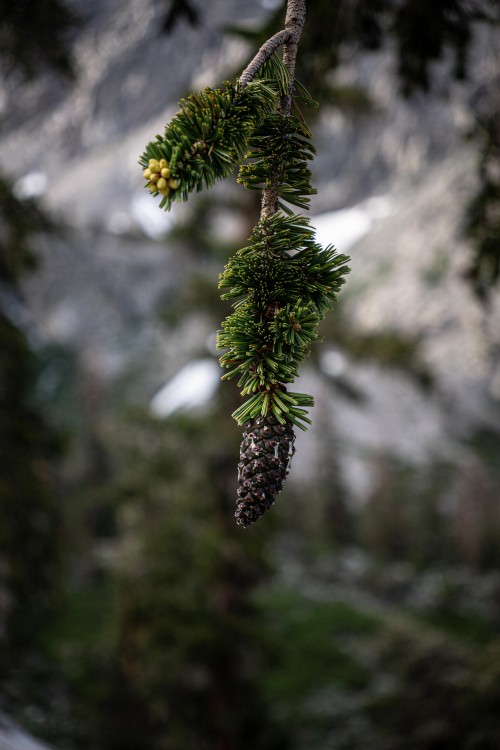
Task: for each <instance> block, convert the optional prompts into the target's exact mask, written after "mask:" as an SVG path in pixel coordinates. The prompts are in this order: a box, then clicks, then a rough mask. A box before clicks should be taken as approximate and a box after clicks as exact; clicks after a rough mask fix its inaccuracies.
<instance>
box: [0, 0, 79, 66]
mask: <svg viewBox="0 0 500 750" xmlns="http://www.w3.org/2000/svg"><path fill="white" fill-rule="evenodd" d="M78 23H79V18H78V16H77V15H76V13H75V12H74V11H73V10H72V9H70V8H69V7H68V5H67V4H66V3H63V2H60V0H16V2H12V0H0V58H1V59H2V61H3V63H4V65H5V66H6V67H7V69H9V70H18V71H20V72H21V73H22V75H23V76H24V77H26V78H34V77H35V76H36V75H38V74H39V73H40V72H41V69H42V68H43V66H47V67H48V68H51V69H53V70H55V71H57V72H58V73H62V74H64V75H66V76H71V75H73V63H72V60H71V56H70V52H69V49H68V41H69V36H70V34H71V32H72V31H73V30H74V29H75V28H76V26H77V25H78Z"/></svg>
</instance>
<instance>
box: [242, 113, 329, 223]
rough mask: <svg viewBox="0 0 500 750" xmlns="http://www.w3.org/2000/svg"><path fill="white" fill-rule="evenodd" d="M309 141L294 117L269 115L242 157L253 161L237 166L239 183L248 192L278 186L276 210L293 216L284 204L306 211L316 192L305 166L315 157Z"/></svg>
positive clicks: (300, 123)
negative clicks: (311, 196) (277, 206)
mask: <svg viewBox="0 0 500 750" xmlns="http://www.w3.org/2000/svg"><path fill="white" fill-rule="evenodd" d="M310 138H311V133H310V131H309V130H308V128H307V126H306V125H305V124H304V123H303V122H301V121H300V120H298V119H297V118H296V117H291V116H290V117H283V116H282V115H279V114H273V115H269V116H268V117H266V119H265V120H264V122H263V123H262V125H261V126H260V127H258V128H256V130H255V131H254V132H253V134H252V136H251V137H250V139H249V141H248V150H247V153H246V155H245V156H246V159H253V160H254V161H250V162H248V161H245V163H244V164H243V165H242V166H241V167H240V172H239V175H238V182H241V183H242V184H243V185H244V186H245V187H246V188H250V189H251V190H263V189H264V188H270V187H271V186H272V185H274V184H275V183H277V184H278V187H277V190H278V195H279V197H280V198H281V200H280V201H279V203H278V205H279V208H281V209H282V210H283V211H286V213H290V214H291V213H292V212H291V211H290V209H289V208H288V207H287V206H286V204H285V203H283V201H286V202H287V203H291V204H292V205H294V206H299V207H300V208H308V207H309V196H310V195H313V194H314V193H316V190H314V189H313V188H312V186H311V170H310V169H309V168H308V166H307V163H308V160H309V159H313V158H314V155H315V154H316V149H315V148H314V146H313V145H312V143H311V142H310V140H309V139H310Z"/></svg>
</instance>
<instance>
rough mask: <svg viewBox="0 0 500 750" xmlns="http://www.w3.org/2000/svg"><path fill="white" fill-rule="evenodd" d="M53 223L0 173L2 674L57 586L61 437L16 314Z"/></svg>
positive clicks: (18, 659)
mask: <svg viewBox="0 0 500 750" xmlns="http://www.w3.org/2000/svg"><path fill="white" fill-rule="evenodd" d="M49 226H50V225H49V222H48V220H47V218H46V217H45V216H44V215H43V214H42V213H41V212H40V210H39V209H38V208H37V207H36V205H35V204H34V203H32V202H26V201H24V202H20V201H19V200H18V199H17V198H16V197H15V196H14V195H13V194H12V192H11V189H10V187H9V185H8V184H7V183H6V182H4V181H0V352H1V353H0V415H1V416H0V602H1V606H0V675H1V677H0V679H2V678H3V679H5V678H7V677H8V676H9V675H10V671H11V669H13V668H17V669H18V670H19V668H20V667H21V666H22V664H23V661H24V659H25V657H26V648H27V647H29V646H32V645H33V639H34V638H35V637H36V635H37V633H38V632H39V630H40V628H41V626H42V625H43V624H44V622H45V619H46V616H47V614H48V612H49V611H50V609H51V606H52V604H53V601H54V594H55V591H56V590H57V579H58V573H57V570H58V565H57V559H58V524H57V510H56V502H55V498H54V487H53V477H52V468H51V462H52V460H53V458H54V456H55V453H56V452H57V441H56V439H55V436H54V434H53V433H52V431H51V429H50V428H49V427H48V425H47V423H46V421H45V420H44V417H43V416H42V414H41V413H40V411H39V410H38V409H37V407H36V406H35V403H34V391H35V383H36V377H37V359H36V356H35V355H34V354H33V352H32V350H31V347H30V345H29V342H28V339H27V337H26V335H25V333H24V332H23V330H22V329H21V328H20V327H19V325H18V324H17V321H16V319H15V314H16V311H17V310H19V309H20V308H21V306H22V305H21V302H20V299H19V292H18V283H19V280H20V277H21V276H22V274H23V273H24V272H25V271H26V270H27V269H29V268H32V267H33V264H34V256H33V254H32V252H31V249H30V241H31V238H32V235H33V234H34V233H35V232H38V231H41V230H43V231H47V229H49Z"/></svg>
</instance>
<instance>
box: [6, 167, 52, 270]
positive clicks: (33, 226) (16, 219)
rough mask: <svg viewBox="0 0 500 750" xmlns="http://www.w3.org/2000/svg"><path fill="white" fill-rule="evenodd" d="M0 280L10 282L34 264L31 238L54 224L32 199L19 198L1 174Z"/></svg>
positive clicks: (49, 228)
mask: <svg viewBox="0 0 500 750" xmlns="http://www.w3.org/2000/svg"><path fill="white" fill-rule="evenodd" d="M0 222H1V228H2V235H1V240H0V243H1V244H0V281H2V282H4V283H5V282H6V283H9V284H13V283H15V282H17V281H18V280H19V278H20V276H21V275H22V274H23V273H24V272H25V271H28V270H31V269H33V268H34V267H35V265H36V262H35V256H34V254H33V252H32V250H31V247H30V238H31V236H32V235H33V234H34V233H36V232H42V231H48V230H52V231H53V230H54V225H53V223H52V222H51V221H50V219H49V218H48V217H47V215H46V214H44V213H42V211H40V209H39V208H38V206H37V205H36V203H35V202H34V201H20V200H18V198H16V197H15V195H14V194H13V192H12V189H11V186H10V185H9V184H8V183H7V182H6V181H5V180H3V179H2V178H1V177H0Z"/></svg>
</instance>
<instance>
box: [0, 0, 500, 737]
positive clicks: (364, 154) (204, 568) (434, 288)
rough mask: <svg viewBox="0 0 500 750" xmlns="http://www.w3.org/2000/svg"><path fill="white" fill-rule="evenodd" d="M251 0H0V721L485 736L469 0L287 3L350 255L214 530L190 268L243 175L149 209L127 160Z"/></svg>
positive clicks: (483, 271) (485, 334) (496, 102)
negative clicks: (263, 461)
mask: <svg viewBox="0 0 500 750" xmlns="http://www.w3.org/2000/svg"><path fill="white" fill-rule="evenodd" d="M284 13H285V8H284V3H283V2H282V0H256V1H255V2H253V3H248V2H244V1H243V0H213V1H212V2H209V3H202V2H201V0H123V1H122V2H117V0H101V2H97V1H96V0H86V1H85V0H44V1H43V2H42V1H41V0H38V1H37V0H20V1H19V2H15V3H11V2H8V1H7V0H1V2H0V65H1V68H0V69H1V80H2V86H1V87H0V124H1V128H0V132H1V137H0V749H1V750H41V749H42V748H47V747H51V748H54V749H55V750H65V749H67V750H80V749H82V750H83V749H85V750H142V749H143V748H148V750H180V748H183V749H184V748H186V749H189V750H191V749H193V750H198V749H200V750H247V749H248V750H250V748H251V749H252V750H281V749H282V748H283V749H285V748H286V749H289V750H326V749H327V748H332V749H333V748H334V749H335V750H366V748H373V750H447V749H448V748H449V749H450V750H451V749H452V748H453V750H457V749H458V748H460V749H462V748H463V749H464V750H498V748H499V747H500V631H499V627H500V293H499V282H498V277H499V275H500V29H499V23H500V12H499V6H498V2H496V1H495V0H440V1H439V2H431V1H430V0H397V1H396V0H377V2H372V3H364V2H361V0H342V1H341V2H338V3H330V2H328V1H327V0H309V2H308V15H307V20H306V27H305V30H304V33H303V36H302V40H301V45H300V49H299V60H298V76H299V78H300V80H301V81H302V83H304V84H305V85H306V87H307V88H308V89H309V90H310V92H311V94H312V95H313V97H314V98H315V99H317V100H318V102H319V103H320V108H319V110H317V111H315V110H309V109H307V108H306V107H305V106H304V107H303V108H302V114H303V115H304V117H305V118H306V119H307V120H308V122H309V124H310V126H311V128H312V130H313V133H314V142H315V145H316V146H317V149H318V156H317V158H316V160H315V162H314V163H313V165H312V168H313V182H314V184H315V186H316V187H317V189H318V195H317V196H314V197H313V201H312V208H311V215H312V219H311V220H312V224H313V225H314V226H315V227H316V228H317V233H318V239H319V240H320V242H322V243H323V244H325V245H326V244H328V243H333V244H335V246H336V247H337V249H338V250H339V252H341V253H348V254H349V255H350V256H351V268H352V271H351V274H350V276H349V277H348V278H347V284H346V286H345V287H344V290H343V292H342V295H341V299H340V301H339V303H338V304H337V306H336V308H335V310H334V311H333V313H331V314H330V315H329V316H328V318H327V319H326V320H325V321H324V323H323V324H322V331H321V332H322V335H323V336H324V339H325V340H324V342H323V343H322V344H320V345H316V346H315V347H314V351H313V352H312V355H311V357H310V358H309V360H307V363H306V366H305V367H304V368H303V375H302V376H301V378H300V382H299V383H298V384H297V389H298V390H300V391H305V392H309V393H312V394H314V396H315V399H316V407H315V408H314V409H313V410H312V413H311V416H312V419H313V426H312V427H311V429H310V430H309V431H308V433H307V434H305V435H302V434H301V435H299V436H298V438H297V443H296V447H297V453H296V456H295V457H294V466H293V468H292V471H291V474H290V476H289V478H288V481H287V485H286V487H285V489H284V491H283V493H282V495H281V496H280V497H279V498H278V501H277V503H276V505H275V506H274V507H273V509H272V511H271V512H270V513H268V514H266V515H265V516H264V517H263V518H262V519H261V520H260V521H259V522H258V524H256V525H255V526H253V527H251V528H249V529H248V530H242V529H241V528H239V527H237V526H236V525H235V522H234V519H233V513H234V509H235V502H236V479H237V477H236V464H237V461H238V450H239V442H240V439H241V432H240V429H239V428H238V427H237V425H236V423H235V422H234V421H233V420H232V419H231V417H230V413H231V411H232V410H233V409H234V408H235V407H236V405H237V404H238V403H239V402H240V397H239V394H238V390H237V388H236V386H234V385H230V384H226V383H225V384H223V386H221V387H219V386H220V375H221V374H222V372H221V370H220V368H219V365H218V362H217V352H216V349H215V338H216V331H217V329H218V328H219V327H220V323H221V320H222V319H223V318H224V317H225V316H226V315H227V314H228V312H229V306H228V305H227V304H225V303H222V302H221V301H220V299H219V293H218V290H217V281H218V275H219V273H220V272H221V270H222V269H223V266H224V263H225V262H226V260H227V259H228V257H229V256H230V254H232V253H233V252H234V251H235V250H236V249H237V248H239V247H241V246H243V244H244V243H245V240H246V239H247V238H248V236H249V234H250V232H251V228H252V226H253V225H254V223H255V222H256V220H257V219H258V215H259V202H258V197H256V196H255V195H254V194H253V193H252V194H250V191H245V190H244V189H243V188H242V187H241V186H237V185H236V182H235V180H228V181H226V182H225V183H223V184H222V183H221V184H218V185H217V186H216V187H215V188H214V189H213V190H211V191H210V192H205V193H203V194H200V195H198V196H194V197H193V199H192V200H190V202H189V204H184V205H180V204H179V205H176V206H174V209H173V210H172V211H171V213H170V214H165V213H163V212H162V211H160V210H159V209H158V207H157V205H155V203H157V202H158V201H157V200H156V201H155V199H153V198H151V197H150V196H149V194H148V193H147V192H146V191H144V189H143V181H142V176H141V170H140V168H139V166H138V164H137V160H138V157H139V155H140V154H141V152H142V151H143V149H144V147H145V144H146V143H147V141H149V140H151V139H153V138H154V136H155V134H156V133H160V132H162V130H163V127H164V124H165V122H167V121H168V120H169V119H170V118H171V116H172V115H173V114H174V113H175V111H176V109H177V101H178V99H179V98H180V97H181V96H184V95H185V94H186V93H187V92H189V91H190V90H193V89H199V88H202V87H204V86H217V85H218V84H220V83H221V82H222V81H224V80H228V79H229V80H234V78H235V77H236V76H237V75H238V74H239V73H240V72H241V71H242V70H243V68H244V67H245V65H246V63H247V62H248V60H249V59H251V57H253V55H254V53H255V51H256V50H257V49H258V47H259V46H260V44H261V43H262V42H263V41H264V40H265V39H266V38H268V37H269V36H270V35H271V34H272V33H274V31H276V30H278V29H279V28H281V27H282V26H283V19H284ZM35 738H36V739H35Z"/></svg>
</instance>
